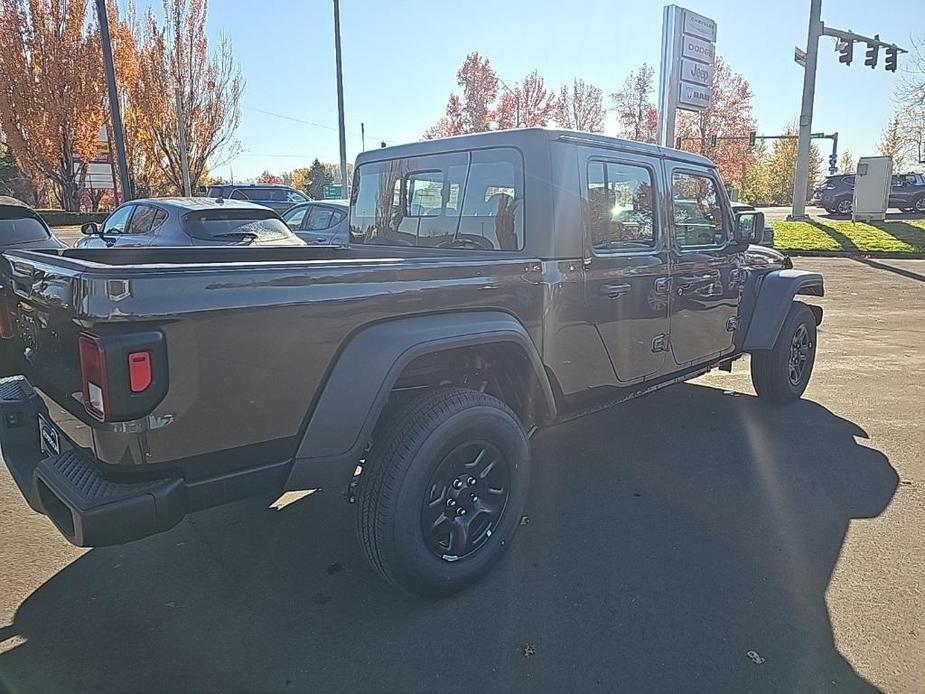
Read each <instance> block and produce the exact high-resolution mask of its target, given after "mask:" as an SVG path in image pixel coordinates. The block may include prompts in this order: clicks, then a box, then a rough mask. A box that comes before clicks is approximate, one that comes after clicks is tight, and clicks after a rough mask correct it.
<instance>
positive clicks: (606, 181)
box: [588, 161, 655, 251]
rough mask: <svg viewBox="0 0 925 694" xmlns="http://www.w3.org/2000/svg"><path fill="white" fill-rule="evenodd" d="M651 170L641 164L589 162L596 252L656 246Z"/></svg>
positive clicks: (590, 197) (591, 214)
mask: <svg viewBox="0 0 925 694" xmlns="http://www.w3.org/2000/svg"><path fill="white" fill-rule="evenodd" d="M652 192H653V191H652V173H651V172H650V171H649V169H647V168H645V167H643V166H633V165H631V164H618V163H615V162H604V161H591V162H589V163H588V209H589V211H590V227H591V245H592V247H593V248H594V250H595V251H626V250H636V249H645V248H652V247H654V246H655V224H654V215H653V214H652Z"/></svg>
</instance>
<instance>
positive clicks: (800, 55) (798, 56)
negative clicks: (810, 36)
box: [793, 46, 806, 67]
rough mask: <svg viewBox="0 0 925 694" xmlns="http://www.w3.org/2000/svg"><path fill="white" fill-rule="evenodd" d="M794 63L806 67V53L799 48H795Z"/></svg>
mask: <svg viewBox="0 0 925 694" xmlns="http://www.w3.org/2000/svg"><path fill="white" fill-rule="evenodd" d="M793 62H795V63H796V64H797V65H802V66H803V67H806V51H804V50H803V49H802V48H800V47H799V46H794V47H793Z"/></svg>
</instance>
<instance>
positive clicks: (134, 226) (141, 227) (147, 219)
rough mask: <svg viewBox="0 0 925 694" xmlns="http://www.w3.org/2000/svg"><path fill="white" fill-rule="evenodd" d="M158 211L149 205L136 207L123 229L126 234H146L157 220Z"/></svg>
mask: <svg viewBox="0 0 925 694" xmlns="http://www.w3.org/2000/svg"><path fill="white" fill-rule="evenodd" d="M159 211H160V210H158V209H157V208H156V207H151V206H150V205H136V206H135V214H133V215H132V218H131V219H130V220H129V223H128V226H127V227H126V228H125V232H123V233H126V234H147V233H150V232H151V230H152V229H153V228H154V220H155V219H156V218H157V213H158V212H159Z"/></svg>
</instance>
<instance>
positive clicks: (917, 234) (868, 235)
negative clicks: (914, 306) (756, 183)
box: [771, 219, 925, 253]
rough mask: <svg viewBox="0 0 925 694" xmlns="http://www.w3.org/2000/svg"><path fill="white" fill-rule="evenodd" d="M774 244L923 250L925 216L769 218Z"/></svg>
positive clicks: (816, 248)
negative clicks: (877, 219) (900, 218)
mask: <svg viewBox="0 0 925 694" xmlns="http://www.w3.org/2000/svg"><path fill="white" fill-rule="evenodd" d="M771 226H772V227H774V247H775V248H778V249H780V250H782V251H851V252H855V253H883V252H890V253H897V252H898V253H925V220H922V219H912V220H905V221H892V222H858V223H856V224H855V223H854V222H846V221H832V220H828V219H811V220H809V221H806V222H785V221H772V222H771Z"/></svg>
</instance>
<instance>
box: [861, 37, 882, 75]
mask: <svg viewBox="0 0 925 694" xmlns="http://www.w3.org/2000/svg"><path fill="white" fill-rule="evenodd" d="M874 40H875V41H879V40H880V34H874ZM879 52H880V44H879V43H868V44H867V53H866V54H865V55H866V57H865V58H864V64H865V65H866V66H867V67H870V68H875V67H877V54H878V53H879Z"/></svg>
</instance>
